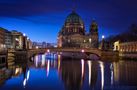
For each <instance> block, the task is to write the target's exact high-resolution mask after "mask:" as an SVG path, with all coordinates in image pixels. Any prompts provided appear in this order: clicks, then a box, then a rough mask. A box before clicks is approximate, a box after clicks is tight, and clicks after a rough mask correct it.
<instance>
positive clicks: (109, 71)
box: [0, 54, 137, 90]
mask: <svg viewBox="0 0 137 90" xmlns="http://www.w3.org/2000/svg"><path fill="white" fill-rule="evenodd" d="M14 67H15V68H14V69H13V71H12V74H11V76H10V78H8V79H5V80H4V82H3V83H0V84H1V85H0V90H137V61H134V60H119V61H118V60H116V62H110V61H108V60H107V61H99V60H84V59H79V60H78V59H77V60H76V59H73V58H69V59H67V58H62V56H61V55H58V54H50V55H48V54H39V55H36V56H34V57H32V58H31V60H29V61H28V63H25V62H20V63H16V64H15V66H14ZM0 80H1V79H0Z"/></svg>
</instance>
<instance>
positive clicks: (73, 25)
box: [58, 11, 98, 48]
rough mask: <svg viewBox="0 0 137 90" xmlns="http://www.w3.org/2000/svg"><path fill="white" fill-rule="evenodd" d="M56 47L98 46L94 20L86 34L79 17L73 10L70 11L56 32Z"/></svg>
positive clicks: (96, 27)
mask: <svg viewBox="0 0 137 90" xmlns="http://www.w3.org/2000/svg"><path fill="white" fill-rule="evenodd" d="M58 47H78V48H80V47H81V48H98V25H97V23H96V21H95V20H93V21H92V23H91V25H90V30H89V33H88V34H86V31H85V25H84V22H83V20H82V19H81V17H80V16H79V15H78V14H77V13H76V12H75V11H72V13H70V14H69V15H68V16H67V18H66V20H65V23H64V25H63V27H62V29H61V30H60V32H59V34H58Z"/></svg>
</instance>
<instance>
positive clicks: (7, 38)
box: [5, 30, 13, 48]
mask: <svg viewBox="0 0 137 90" xmlns="http://www.w3.org/2000/svg"><path fill="white" fill-rule="evenodd" d="M12 42H13V40H12V34H11V32H10V31H8V30H5V45H6V48H12V47H13V46H12Z"/></svg>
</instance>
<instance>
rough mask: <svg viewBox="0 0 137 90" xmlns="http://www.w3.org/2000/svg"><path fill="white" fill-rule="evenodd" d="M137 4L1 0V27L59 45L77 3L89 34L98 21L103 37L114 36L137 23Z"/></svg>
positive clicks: (132, 1)
mask: <svg viewBox="0 0 137 90" xmlns="http://www.w3.org/2000/svg"><path fill="white" fill-rule="evenodd" d="M60 3H61V4H62V5H60ZM136 3H137V1H135V0H130V2H129V0H121V1H118V0H115V1H110V0H105V1H101V0H92V1H91V0H87V1H86V2H84V1H82V0H76V1H72V0H70V1H64V0H60V1H58V2H57V1H56V0H39V1H37V0H35V1H33V0H29V1H28V0H20V1H17V0H3V1H0V10H1V13H0V20H1V22H0V27H3V28H6V29H8V30H17V31H20V32H23V33H26V34H27V36H29V37H30V39H31V40H32V41H40V42H41V41H46V42H56V41H57V35H58V32H59V31H60V29H61V27H62V25H63V23H64V21H65V18H66V17H67V15H68V14H69V13H71V11H72V8H73V6H74V4H75V6H76V12H77V13H78V14H79V15H80V16H81V17H82V19H83V21H84V23H85V27H86V31H87V32H88V31H89V25H90V24H91V21H92V20H93V19H95V20H96V21H97V23H98V26H99V35H100V37H101V35H105V36H109V35H112V34H114V35H115V34H118V33H121V32H124V31H125V30H127V29H128V27H129V26H130V24H132V23H136V21H137V17H136V16H137V13H136V10H137V6H136Z"/></svg>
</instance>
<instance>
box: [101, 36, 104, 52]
mask: <svg viewBox="0 0 137 90" xmlns="http://www.w3.org/2000/svg"><path fill="white" fill-rule="evenodd" d="M101 43H102V45H101V49H102V50H104V49H105V36H104V35H102V42H101Z"/></svg>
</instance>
